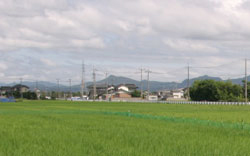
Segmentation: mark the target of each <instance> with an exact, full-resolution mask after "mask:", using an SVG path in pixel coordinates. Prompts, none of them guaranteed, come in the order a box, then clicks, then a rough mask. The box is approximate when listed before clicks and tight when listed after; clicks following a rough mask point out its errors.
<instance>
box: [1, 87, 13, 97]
mask: <svg viewBox="0 0 250 156" xmlns="http://www.w3.org/2000/svg"><path fill="white" fill-rule="evenodd" d="M11 92H12V87H10V86H2V87H0V95H5V94H6V93H11Z"/></svg>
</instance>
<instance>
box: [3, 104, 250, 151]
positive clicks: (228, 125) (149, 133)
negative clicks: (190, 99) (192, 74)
mask: <svg viewBox="0 0 250 156" xmlns="http://www.w3.org/2000/svg"><path fill="white" fill-rule="evenodd" d="M0 139H1V141H0V155H4V156H5V155H36V156H39V155H53V156H54V155H143V156H144V155H197V156H198V155H248V153H250V148H249V145H250V106H224V105H187V104H184V105H183V104H182V105H176V104H150V103H105V102H95V103H94V102H67V101H24V102H17V103H0Z"/></svg>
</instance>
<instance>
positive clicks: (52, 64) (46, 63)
mask: <svg viewBox="0 0 250 156" xmlns="http://www.w3.org/2000/svg"><path fill="white" fill-rule="evenodd" d="M40 60H41V62H42V63H44V64H45V65H47V66H50V67H55V66H56V63H55V62H53V61H51V60H49V59H46V58H41V59H40Z"/></svg>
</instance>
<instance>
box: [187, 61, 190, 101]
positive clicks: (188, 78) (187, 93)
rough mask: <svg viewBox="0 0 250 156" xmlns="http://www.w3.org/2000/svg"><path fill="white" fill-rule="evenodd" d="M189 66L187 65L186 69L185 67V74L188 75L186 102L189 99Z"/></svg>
mask: <svg viewBox="0 0 250 156" xmlns="http://www.w3.org/2000/svg"><path fill="white" fill-rule="evenodd" d="M189 68H190V66H189V64H188V67H187V74H188V80H187V100H188V101H189V98H190V92H189V87H190V84H189V83H190V75H189V70H190V69H189Z"/></svg>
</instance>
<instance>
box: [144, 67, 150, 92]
mask: <svg viewBox="0 0 250 156" xmlns="http://www.w3.org/2000/svg"><path fill="white" fill-rule="evenodd" d="M145 72H146V73H147V74H148V76H147V91H148V96H149V92H150V84H149V73H152V71H150V70H149V69H148V70H146V71H145Z"/></svg>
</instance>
